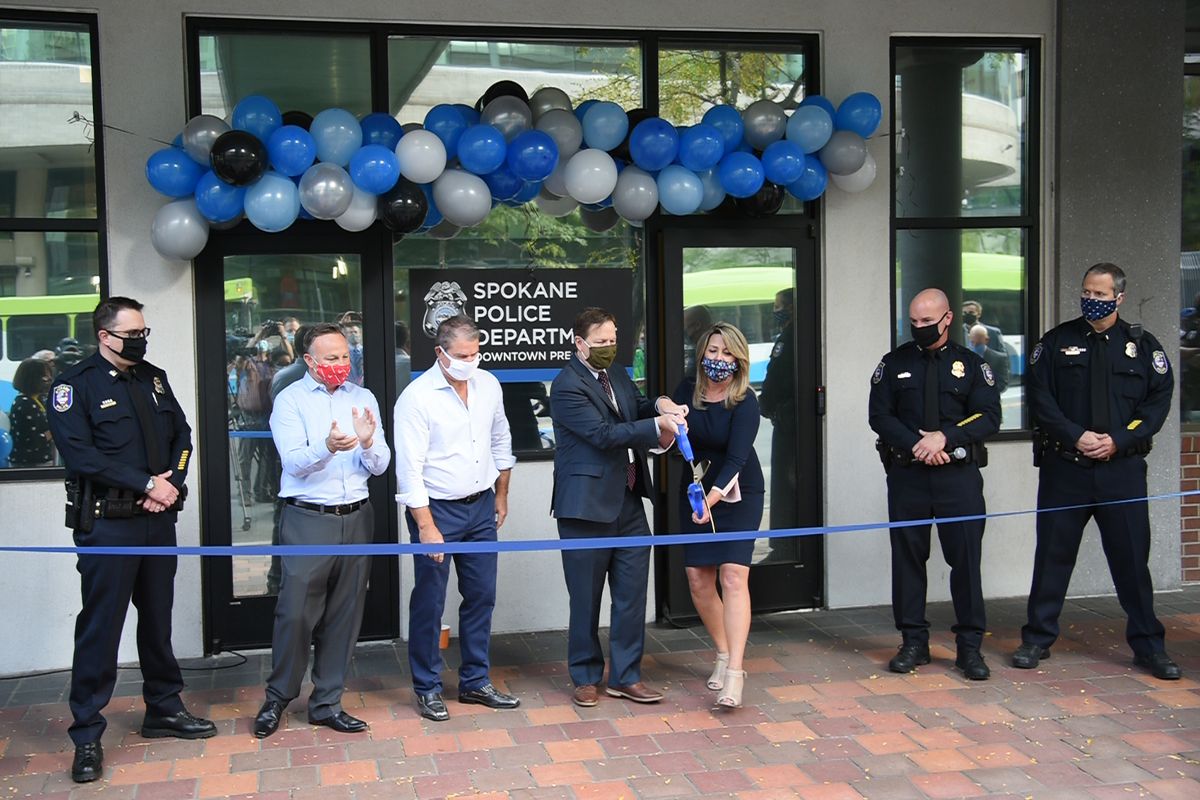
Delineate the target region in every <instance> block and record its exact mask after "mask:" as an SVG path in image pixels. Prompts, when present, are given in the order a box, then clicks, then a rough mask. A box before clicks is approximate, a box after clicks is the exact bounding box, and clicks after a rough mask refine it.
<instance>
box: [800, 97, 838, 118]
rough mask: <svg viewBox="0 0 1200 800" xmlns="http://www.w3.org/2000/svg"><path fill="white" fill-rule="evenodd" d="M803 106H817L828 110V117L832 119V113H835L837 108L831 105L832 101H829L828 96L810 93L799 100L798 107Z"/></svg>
mask: <svg viewBox="0 0 1200 800" xmlns="http://www.w3.org/2000/svg"><path fill="white" fill-rule="evenodd" d="M805 106H819V107H820V108H823V109H825V110H826V111H828V112H829V118H830V119H833V117H834V115H835V114H837V109H835V108H834V107H833V103H831V102H830V101H829V98H828V97H823V96H821V95H819V94H810V95H809V96H808V97H806V98H804V99H803V100H801V101H800V107H801V108H804V107H805Z"/></svg>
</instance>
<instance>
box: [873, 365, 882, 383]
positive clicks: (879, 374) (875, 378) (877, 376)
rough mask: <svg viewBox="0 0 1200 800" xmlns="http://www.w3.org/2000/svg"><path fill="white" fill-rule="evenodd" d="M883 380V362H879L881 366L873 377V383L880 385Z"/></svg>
mask: <svg viewBox="0 0 1200 800" xmlns="http://www.w3.org/2000/svg"><path fill="white" fill-rule="evenodd" d="M881 380H883V362H882V361H880V362H879V366H878V367H876V368H875V374H874V375H872V376H871V383H879V382H880V381H881Z"/></svg>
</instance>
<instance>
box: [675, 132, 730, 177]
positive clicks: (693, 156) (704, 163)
mask: <svg viewBox="0 0 1200 800" xmlns="http://www.w3.org/2000/svg"><path fill="white" fill-rule="evenodd" d="M724 155H725V137H723V136H722V135H721V132H720V131H719V130H717V129H716V127H715V126H713V125H709V124H708V123H706V122H701V123H700V124H699V125H693V126H691V127H690V128H687V129H685V130H684V131H683V132H682V133H680V135H679V163H680V164H683V165H684V166H685V167H687V168H688V169H690V170H691V171H692V172H703V171H704V170H706V169H708V168H709V167H715V166H716V165H717V162H719V161H720V160H721V157H722V156H724Z"/></svg>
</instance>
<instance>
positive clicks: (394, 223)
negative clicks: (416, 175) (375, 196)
mask: <svg viewBox="0 0 1200 800" xmlns="http://www.w3.org/2000/svg"><path fill="white" fill-rule="evenodd" d="M427 213H429V200H428V199H427V198H426V197H425V192H423V191H421V187H420V186H418V185H417V184H415V183H413V182H412V181H410V180H409V179H408V178H401V179H400V180H399V181H398V182H397V183H396V185H395V186H393V187H392V188H391V189H390V190H388V191H387V192H385V193H384V194H381V195H379V218H380V219H381V220H383V224H384V225H386V226H387V228H388V230H390V231H391V232H392V234H393V235H395V234H397V233H399V234H401V235H403V234H406V233H412V232H413V231H415V230H416V229H417V228H419V227H421V224H422V223H423V222H425V215H426V214H427Z"/></svg>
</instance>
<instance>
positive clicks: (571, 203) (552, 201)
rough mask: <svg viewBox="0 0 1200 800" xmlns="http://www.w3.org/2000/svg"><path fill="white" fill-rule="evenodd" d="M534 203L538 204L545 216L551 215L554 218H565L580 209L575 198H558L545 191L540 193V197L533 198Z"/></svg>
mask: <svg viewBox="0 0 1200 800" xmlns="http://www.w3.org/2000/svg"><path fill="white" fill-rule="evenodd" d="M533 202H535V203H537V204H538V208H540V209H541V210H542V213H543V214H549V215H550V216H552V217H565V216H566V215H567V214H570V213H571V212H572V211H574V210H575V209H576V208H578V207H579V203H577V202H575V198H573V197H557V196H556V195H553V194H551V193H550V192H547V191H545V189H543V190H542V191H540V192H538V196H537V197H535V198H533Z"/></svg>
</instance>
